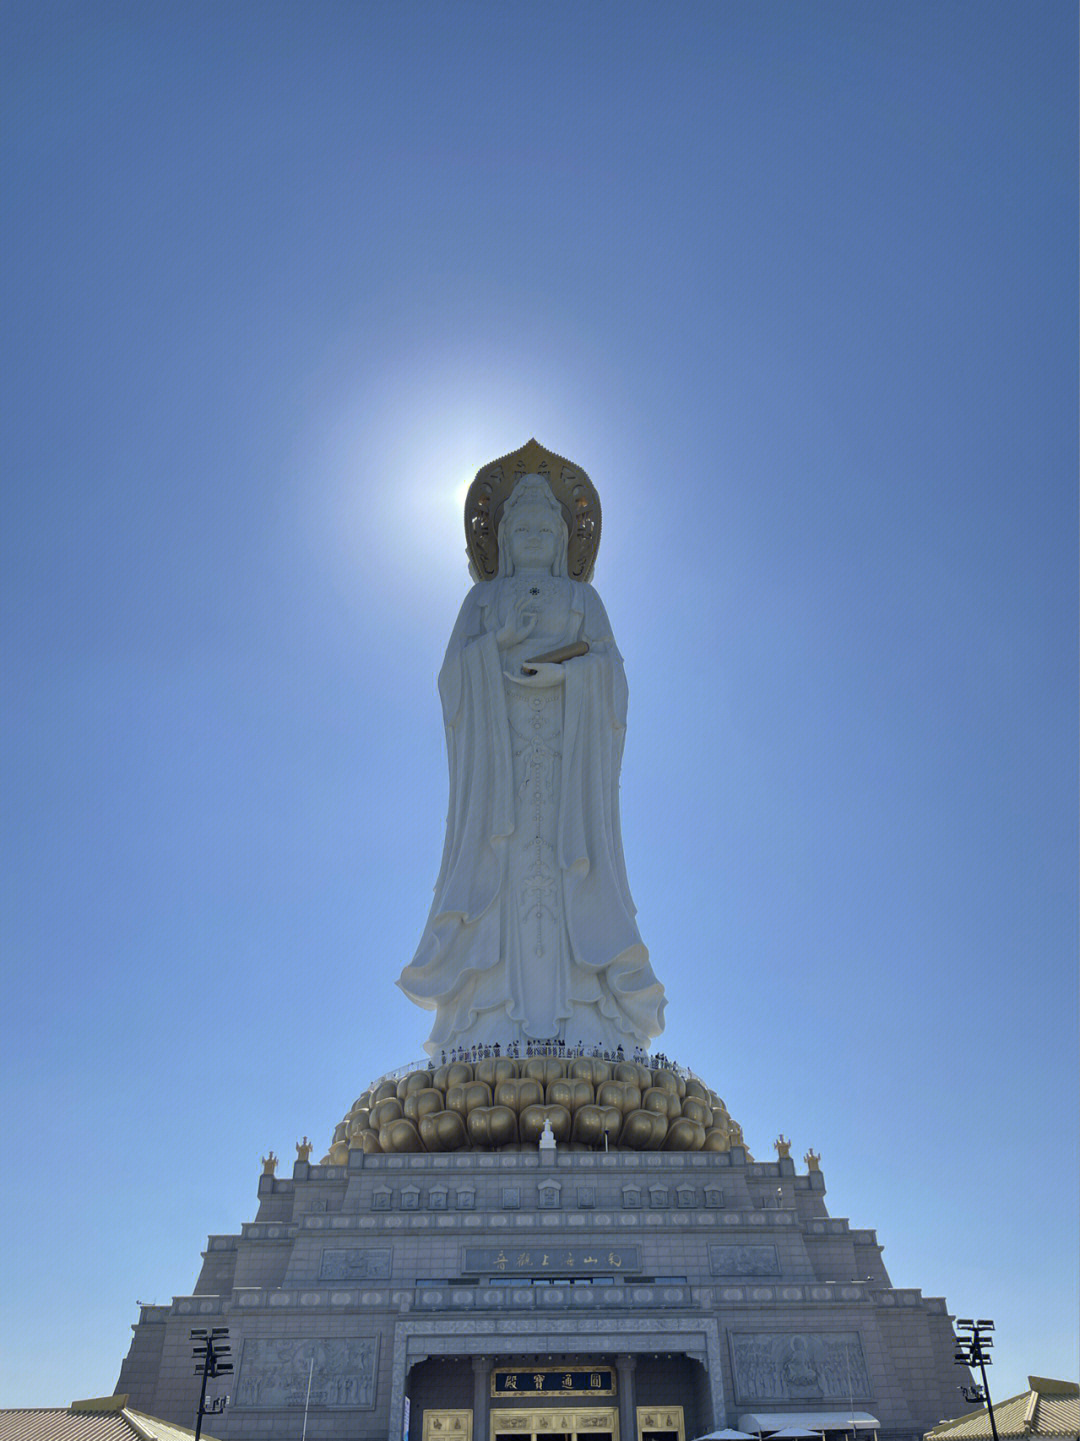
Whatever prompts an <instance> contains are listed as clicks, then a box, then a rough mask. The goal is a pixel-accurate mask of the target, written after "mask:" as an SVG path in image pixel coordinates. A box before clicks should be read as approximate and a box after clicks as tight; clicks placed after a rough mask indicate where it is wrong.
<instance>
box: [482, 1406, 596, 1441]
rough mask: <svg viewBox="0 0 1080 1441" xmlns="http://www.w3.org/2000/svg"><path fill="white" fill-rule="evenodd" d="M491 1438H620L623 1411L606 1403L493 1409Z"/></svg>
mask: <svg viewBox="0 0 1080 1441" xmlns="http://www.w3.org/2000/svg"><path fill="white" fill-rule="evenodd" d="M491 1441H619V1413H618V1411H616V1410H615V1408H614V1407H606V1406H604V1407H600V1406H588V1407H582V1408H579V1409H573V1408H571V1407H568V1406H547V1407H545V1408H544V1409H543V1410H542V1411H539V1410H538V1411H517V1410H515V1411H492V1413H491Z"/></svg>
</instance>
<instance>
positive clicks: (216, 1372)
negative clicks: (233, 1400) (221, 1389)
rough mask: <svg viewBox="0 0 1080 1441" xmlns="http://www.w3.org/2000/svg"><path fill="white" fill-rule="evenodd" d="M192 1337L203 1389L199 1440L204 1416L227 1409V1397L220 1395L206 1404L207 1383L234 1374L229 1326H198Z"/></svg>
mask: <svg viewBox="0 0 1080 1441" xmlns="http://www.w3.org/2000/svg"><path fill="white" fill-rule="evenodd" d="M191 1339H192V1341H193V1342H194V1343H195V1344H194V1345H193V1346H192V1348H191V1354H192V1355H193V1356H194V1358H195V1375H196V1376H201V1377H202V1391H201V1392H200V1393H199V1409H198V1411H196V1413H195V1441H199V1437H200V1436H201V1435H202V1418H203V1417H204V1416H216V1415H217V1414H218V1412H220V1411H224V1409H225V1398H224V1397H223V1396H219V1397H218V1399H217V1400H216V1401H212V1402H211V1403H210V1405H209V1406H207V1404H206V1383H207V1381H209V1380H211V1379H212V1378H213V1377H215V1376H229V1375H231V1374H232V1368H233V1367H232V1362H231V1361H230V1360H229V1359H228V1357H229V1328H228V1326H215V1327H213V1329H212V1330H209V1331H207V1330H206V1329H205V1328H204V1327H197V1328H196V1329H195V1330H194V1331H192V1333H191Z"/></svg>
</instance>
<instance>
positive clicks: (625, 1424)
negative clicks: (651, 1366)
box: [615, 1356, 637, 1441]
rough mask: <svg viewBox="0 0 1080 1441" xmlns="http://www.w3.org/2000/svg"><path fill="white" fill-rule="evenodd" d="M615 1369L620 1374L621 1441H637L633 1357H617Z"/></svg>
mask: <svg viewBox="0 0 1080 1441" xmlns="http://www.w3.org/2000/svg"><path fill="white" fill-rule="evenodd" d="M615 1369H616V1371H617V1372H618V1373H619V1441H637V1406H636V1404H635V1397H634V1358H633V1356H617V1357H616V1358H615Z"/></svg>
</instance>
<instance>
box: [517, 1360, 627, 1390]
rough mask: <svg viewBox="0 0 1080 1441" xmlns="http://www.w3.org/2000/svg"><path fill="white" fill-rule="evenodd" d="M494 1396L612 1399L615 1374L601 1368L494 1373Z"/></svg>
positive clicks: (545, 1369)
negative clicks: (610, 1397)
mask: <svg viewBox="0 0 1080 1441" xmlns="http://www.w3.org/2000/svg"><path fill="white" fill-rule="evenodd" d="M491 1394H492V1395H493V1396H613V1395H614V1394H615V1373H614V1371H612V1370H611V1368H610V1367H607V1366H600V1367H597V1368H596V1369H595V1370H590V1371H566V1370H563V1369H560V1368H558V1367H552V1368H551V1369H547V1368H540V1369H538V1370H534V1371H504V1370H501V1369H499V1368H496V1369H495V1370H494V1371H492V1373H491Z"/></svg>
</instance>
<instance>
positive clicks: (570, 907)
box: [558, 585, 664, 1039]
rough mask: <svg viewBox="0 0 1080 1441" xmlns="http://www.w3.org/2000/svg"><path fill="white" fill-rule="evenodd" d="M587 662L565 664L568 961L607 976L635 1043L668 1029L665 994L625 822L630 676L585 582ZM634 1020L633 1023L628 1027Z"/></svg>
mask: <svg viewBox="0 0 1080 1441" xmlns="http://www.w3.org/2000/svg"><path fill="white" fill-rule="evenodd" d="M575 590H576V591H578V592H580V594H581V603H582V610H583V617H582V635H583V638H584V639H586V640H588V642H589V653H588V655H585V656H582V657H580V658H579V659H577V660H573V661H569V662H568V663H567V665H566V701H565V710H564V726H563V765H562V796H561V803H560V806H559V848H558V863H559V868H560V870H561V871H562V873H563V895H564V904H565V913H566V923H567V929H568V932H569V937H570V948H571V954H572V956H573V959H574V961H575V962H576V964H577V966H578V967H581V968H583V969H584V970H585V971H586V972H593V973H596V975H597V979H599V975H600V973H602V974H603V984H601V985H598V986H597V987H596V990H595V992H594V996H595V1003H596V1004H597V1005H598V1006H599V1008H600V1010H601V1012H602V1013H603V1014H604V1015H605V1016H607V1017H608V1018H609V1019H610V1020H612V1021H614V1022H615V1023H616V1025H618V1026H619V1028H620V1029H628V1030H629V1031H632V1032H633V1033H635V1035H636V1036H637V1038H638V1039H645V1038H647V1037H651V1036H654V1035H657V1034H659V1032H660V1030H661V1029H662V1025H663V1023H662V1021H661V1020H660V1015H661V1013H662V1011H663V1006H664V1000H663V995H664V992H663V987H662V986H661V985H660V983H659V981H658V980H657V979H656V976H655V975H654V974H653V970H652V967H651V966H650V964H649V953H648V950H647V949H646V947H645V945H644V944H643V942H642V939H641V935H640V933H639V931H638V928H637V921H636V920H635V915H636V907H635V906H634V901H633V898H632V896H631V894H630V886H629V883H628V881H627V879H626V863H625V861H624V859H623V848H622V830H621V827H620V824H619V771H620V768H621V766H622V753H623V742H624V739H625V736H626V703H627V690H626V675H625V673H624V671H623V662H622V656H621V655H620V654H619V651H618V649H617V647H616V645H615V641H614V638H613V636H612V634H611V623H610V621H609V620H608V617H607V612H606V610H605V609H604V605H603V602H602V601H601V599H600V597H599V596H598V595H597V593H596V591H595V590H593V588H592V586H591V585H579V586H576V587H575ZM627 1022H629V1026H627Z"/></svg>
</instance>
